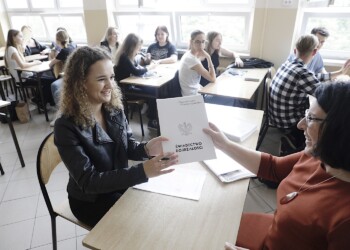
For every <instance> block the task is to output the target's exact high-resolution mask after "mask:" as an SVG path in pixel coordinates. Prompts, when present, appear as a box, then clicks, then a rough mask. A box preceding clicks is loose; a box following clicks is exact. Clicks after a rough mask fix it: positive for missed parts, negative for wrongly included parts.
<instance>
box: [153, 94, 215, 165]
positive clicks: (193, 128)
mask: <svg viewBox="0 0 350 250" xmlns="http://www.w3.org/2000/svg"><path fill="white" fill-rule="evenodd" d="M157 107H158V116H159V125H160V131H161V135H162V136H165V137H167V138H168V139H169V141H167V142H163V151H164V152H176V153H177V154H178V155H179V164H183V163H189V162H197V161H203V160H209V159H214V158H216V155H215V149H214V144H213V141H212V140H211V138H210V137H209V136H208V135H206V134H204V132H203V128H206V127H208V118H207V113H206V109H205V105H204V101H203V97H202V96H201V95H196V96H186V97H179V98H168V99H157Z"/></svg>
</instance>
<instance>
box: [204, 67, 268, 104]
mask: <svg viewBox="0 0 350 250" xmlns="http://www.w3.org/2000/svg"><path fill="white" fill-rule="evenodd" d="M238 70H241V71H244V72H245V73H244V75H243V76H233V75H230V74H221V75H220V76H219V77H218V78H217V79H216V82H215V83H209V84H208V85H207V86H205V87H203V88H202V89H201V90H199V93H201V94H208V95H216V96H225V97H231V98H237V99H243V100H250V99H251V98H252V97H253V95H254V93H255V92H256V90H257V89H258V88H259V86H260V84H261V83H262V81H263V79H264V77H265V75H266V74H267V72H268V70H269V69H238ZM244 78H255V79H259V80H258V81H256V82H254V81H245V80H244ZM255 101H256V100H255Z"/></svg>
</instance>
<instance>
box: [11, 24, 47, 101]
mask: <svg viewBox="0 0 350 250" xmlns="http://www.w3.org/2000/svg"><path fill="white" fill-rule="evenodd" d="M38 64H41V61H33V62H27V61H26V60H25V58H24V56H23V35H22V32H20V31H19V30H14V29H11V30H9V31H8V33H7V43H6V49H5V65H6V67H7V68H8V70H9V72H10V74H11V75H12V76H13V77H14V78H15V80H16V82H17V83H18V82H20V79H19V77H18V72H17V70H16V68H28V67H31V66H34V65H38ZM21 78H22V82H23V84H24V85H25V84H31V85H32V84H33V83H34V82H37V79H36V76H34V74H33V73H32V72H22V73H21ZM41 83H42V88H43V93H44V98H45V100H44V104H46V103H47V102H49V103H50V104H51V105H53V104H54V103H53V99H52V96H51V92H50V84H51V83H52V79H51V78H47V77H41ZM32 101H33V102H36V103H37V104H38V105H42V103H41V100H40V98H39V95H38V93H37V96H36V97H34V98H33V99H32Z"/></svg>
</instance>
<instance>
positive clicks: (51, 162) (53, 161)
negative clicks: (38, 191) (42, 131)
mask: <svg viewBox="0 0 350 250" xmlns="http://www.w3.org/2000/svg"><path fill="white" fill-rule="evenodd" d="M61 161H62V159H61V156H60V154H59V153H58V150H57V147H56V146H55V144H54V136H53V132H51V133H50V134H49V135H48V136H46V138H45V139H44V141H43V142H42V143H41V146H40V148H39V152H38V158H37V167H38V169H37V170H38V178H39V181H40V180H41V181H42V182H43V183H44V184H47V183H48V182H49V179H50V176H51V174H52V172H53V171H54V169H55V168H56V167H57V165H58V164H59V163H60V162H61Z"/></svg>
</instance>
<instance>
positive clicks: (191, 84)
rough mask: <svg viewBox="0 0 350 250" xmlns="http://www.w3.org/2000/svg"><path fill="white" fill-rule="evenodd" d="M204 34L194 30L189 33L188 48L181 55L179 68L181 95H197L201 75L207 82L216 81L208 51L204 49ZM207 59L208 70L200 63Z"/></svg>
mask: <svg viewBox="0 0 350 250" xmlns="http://www.w3.org/2000/svg"><path fill="white" fill-rule="evenodd" d="M205 42H206V40H205V34H204V32H203V31H200V30H195V31H193V32H192V33H191V40H190V49H189V50H188V51H187V52H186V53H185V54H184V55H183V56H182V58H181V62H180V68H179V81H180V87H181V94H182V96H189V95H197V94H198V90H199V89H200V87H201V85H200V80H201V77H204V78H205V79H207V80H208V81H209V82H215V81H216V74H215V69H214V65H213V62H212V60H211V58H210V55H209V54H208V52H206V51H205V50H204V46H205ZM204 59H206V60H207V61H208V70H207V69H205V68H204V67H203V65H202V63H201V61H202V60H204Z"/></svg>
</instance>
